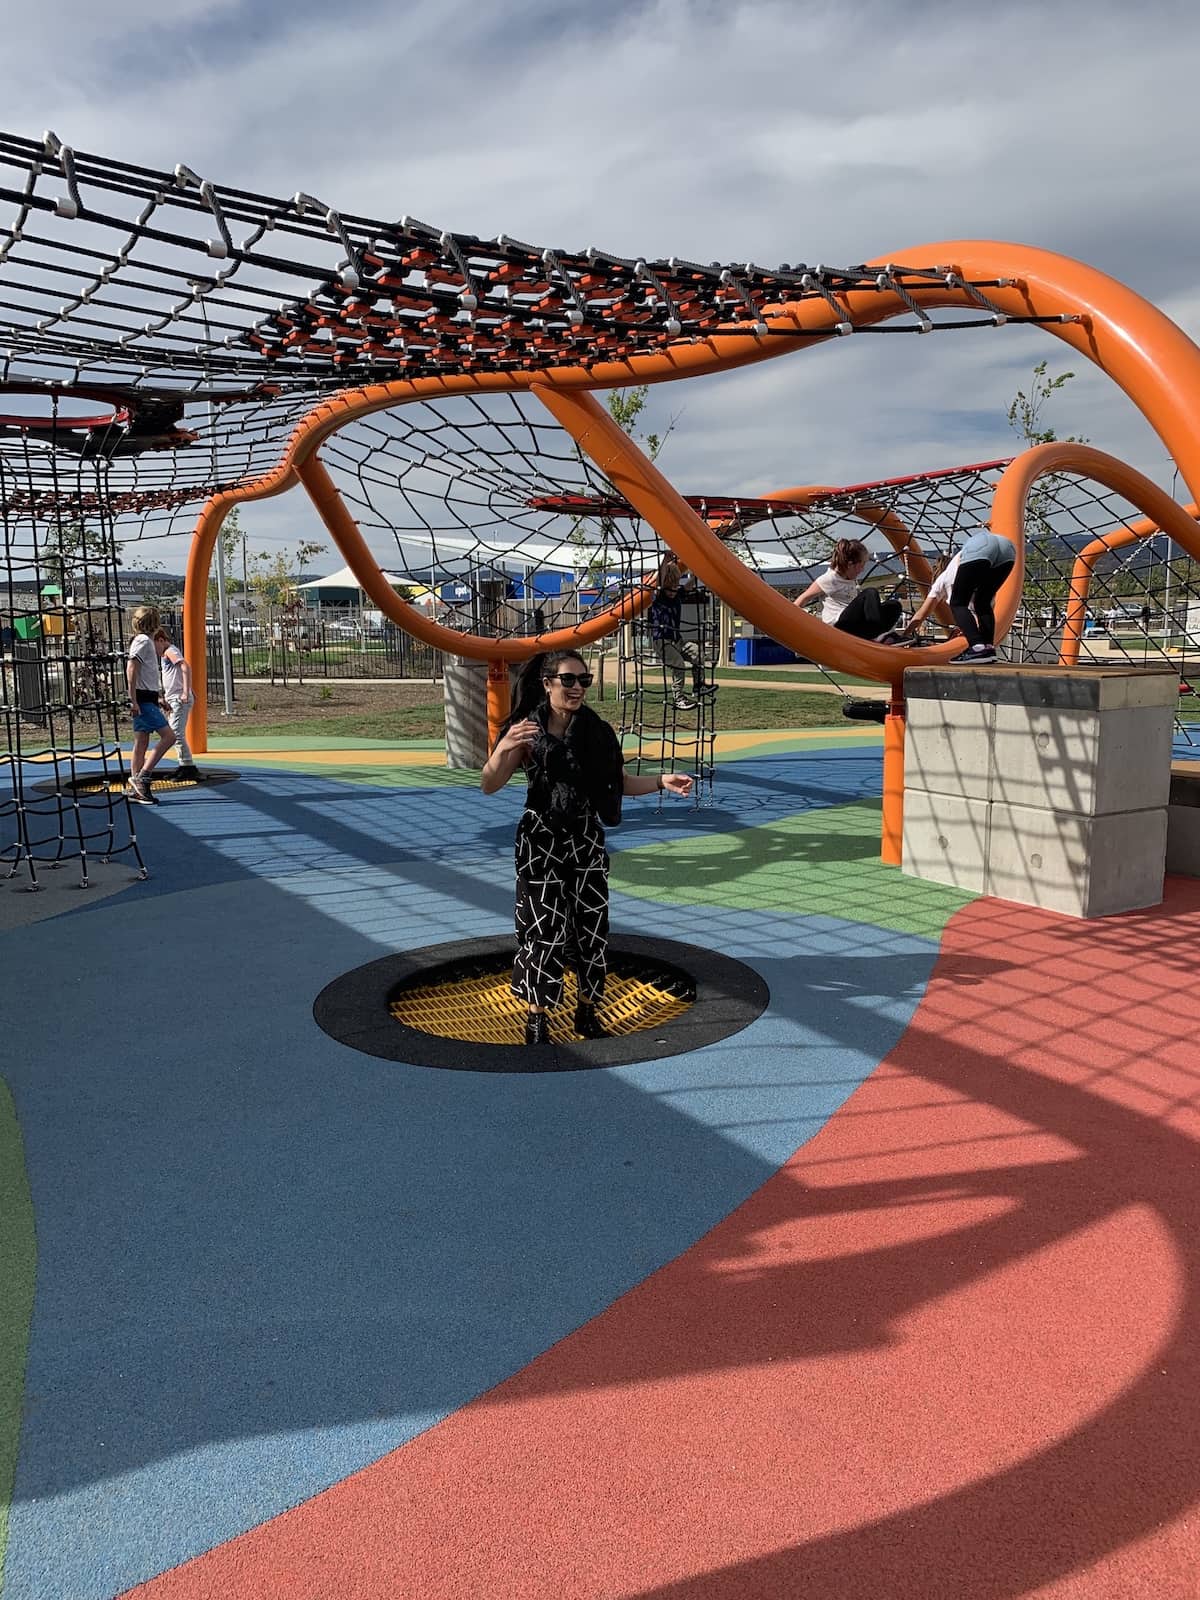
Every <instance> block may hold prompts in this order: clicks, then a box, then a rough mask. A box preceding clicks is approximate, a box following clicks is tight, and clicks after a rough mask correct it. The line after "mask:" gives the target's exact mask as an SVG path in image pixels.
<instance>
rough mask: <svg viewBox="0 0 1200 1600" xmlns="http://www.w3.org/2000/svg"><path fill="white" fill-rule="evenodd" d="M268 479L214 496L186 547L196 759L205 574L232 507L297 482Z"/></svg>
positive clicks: (204, 689) (203, 681)
mask: <svg viewBox="0 0 1200 1600" xmlns="http://www.w3.org/2000/svg"><path fill="white" fill-rule="evenodd" d="M270 477H271V481H270V482H269V484H268V485H267V486H266V487H263V488H260V489H259V490H258V492H257V493H256V494H253V495H249V494H247V493H246V491H245V490H243V489H227V490H225V491H224V492H223V493H221V494H214V495H213V496H212V497H211V498H210V499H209V500H207V501H206V502H205V504H204V507H203V509H202V510H201V512H200V515H199V517H198V518H197V520H196V527H195V530H194V531H193V533H192V542H191V544H190V545H189V547H188V559H187V575H186V577H185V578H184V582H183V654H184V658H185V659H186V660H187V661H190V662H191V664H192V695H193V699H194V705H193V707H192V719H191V722H190V724H189V726H188V743H189V744H190V746H191V748H192V749H193V750H194V751H195V752H196V753H197V754H198V755H205V754H206V753H207V751H208V673H207V671H206V670H205V663H206V659H207V651H208V637H207V634H206V632H205V626H204V614H205V610H206V607H207V603H208V574H209V572H210V570H211V568H212V554H213V551H214V550H215V549H216V547H217V539H218V538H219V537H220V533H221V527H222V525H223V523H224V521H225V518H226V517H227V516H228V515H229V513H230V511H232V510H233V508H234V506H236V505H240V504H241V503H242V502H243V501H244V500H247V499H253V500H265V499H267V498H268V497H269V496H271V495H276V494H282V493H283V492H284V490H285V489H290V488H291V487H292V485H293V484H294V483H295V482H296V475H295V473H294V472H292V471H291V470H290V469H288V470H286V471H280V472H277V473H274V474H271V475H270Z"/></svg>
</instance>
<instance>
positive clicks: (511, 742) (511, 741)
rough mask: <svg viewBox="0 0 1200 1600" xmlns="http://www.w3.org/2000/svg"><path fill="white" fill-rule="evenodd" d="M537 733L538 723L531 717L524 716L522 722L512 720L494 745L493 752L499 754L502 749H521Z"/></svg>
mask: <svg viewBox="0 0 1200 1600" xmlns="http://www.w3.org/2000/svg"><path fill="white" fill-rule="evenodd" d="M537 734H538V725H537V723H536V722H535V721H534V720H533V718H532V717H526V718H525V719H524V721H522V722H514V723H513V725H512V727H511V728H510V729H509V730H508V732H507V733H506V734H505V735H504V737H503V739H501V741H500V743H499V744H498V745H497V746H496V749H495V752H494V753H495V754H496V755H499V754H500V752H501V751H503V750H523V749H524V748H525V747H526V746H527V745H531V744H532V743H533V741H534V740H535V739H536V738H537Z"/></svg>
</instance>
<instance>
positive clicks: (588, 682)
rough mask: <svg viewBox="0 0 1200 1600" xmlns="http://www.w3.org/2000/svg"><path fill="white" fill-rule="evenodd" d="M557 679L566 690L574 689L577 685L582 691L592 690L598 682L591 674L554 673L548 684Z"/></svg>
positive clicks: (547, 680)
mask: <svg viewBox="0 0 1200 1600" xmlns="http://www.w3.org/2000/svg"><path fill="white" fill-rule="evenodd" d="M555 678H557V679H558V681H559V683H561V684H562V686H563V688H564V689H573V688H574V687H575V685H576V684H578V685H579V687H580V688H581V689H590V688H591V687H592V684H593V683H595V681H596V680H595V678H594V677H593V675H592V674H591V673H590V672H552V673H551V674H550V676H549V677H548V678H547V679H546V682H547V683H551V682H552V681H553V680H554V679H555Z"/></svg>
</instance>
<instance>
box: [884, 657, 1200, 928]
mask: <svg viewBox="0 0 1200 1600" xmlns="http://www.w3.org/2000/svg"><path fill="white" fill-rule="evenodd" d="M1178 689H1179V684H1178V675H1177V674H1176V673H1174V672H1172V671H1171V670H1170V669H1169V668H1168V669H1165V670H1164V669H1161V668H1151V669H1143V668H1128V669H1126V668H1108V667H1080V668H1059V667H1044V666H1024V667H1013V666H1000V665H989V666H982V667H958V666H950V667H943V668H940V669H938V668H935V669H929V668H917V669H913V670H910V671H909V672H906V673H905V675H904V692H905V699H906V701H907V704H908V720H907V732H906V740H905V771H904V871H905V872H906V873H908V874H910V875H911V876H913V877H918V878H927V879H930V880H932V881H933V882H936V883H946V884H952V885H954V886H955V887H957V888H962V889H967V890H971V891H974V892H977V893H980V894H993V895H998V896H999V897H1001V898H1003V899H1006V900H1016V901H1019V902H1021V903H1022V904H1025V905H1037V906H1044V907H1046V908H1047V909H1049V910H1055V911H1064V912H1067V913H1068V914H1070V915H1072V916H1078V917H1098V916H1108V915H1111V914H1112V913H1113V912H1117V911H1129V910H1132V909H1134V908H1136V907H1138V906H1148V905H1157V904H1158V903H1159V901H1160V900H1161V899H1162V884H1163V871H1164V860H1165V855H1166V848H1167V804H1168V798H1169V794H1170V784H1171V739H1172V732H1173V717H1174V711H1175V704H1176V700H1177V698H1178ZM1198 815H1200V813H1198Z"/></svg>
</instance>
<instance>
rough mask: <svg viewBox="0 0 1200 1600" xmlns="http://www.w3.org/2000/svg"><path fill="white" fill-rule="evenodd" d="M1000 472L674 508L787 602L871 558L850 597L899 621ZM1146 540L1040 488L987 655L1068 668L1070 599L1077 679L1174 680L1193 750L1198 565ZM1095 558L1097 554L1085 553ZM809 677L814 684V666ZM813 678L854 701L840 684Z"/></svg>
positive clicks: (1198, 670)
mask: <svg viewBox="0 0 1200 1600" xmlns="http://www.w3.org/2000/svg"><path fill="white" fill-rule="evenodd" d="M1008 464H1009V462H1008V460H1007V459H1005V460H996V461H987V462H981V463H977V464H975V465H972V466H964V467H956V468H950V469H946V470H944V471H937V472H930V473H925V474H920V475H915V476H910V477H904V478H893V479H886V480H881V481H879V482H874V483H862V484H855V485H851V486H848V487H846V488H837V489H823V490H816V491H792V490H784V491H780V492H779V493H778V494H777V495H773V496H771V497H770V498H766V499H756V498H753V497H738V496H729V495H688V496H686V497H685V498H686V499H687V500H688V503H689V504H690V505H691V506H692V507H693V509H694V510H695V511H697V513H698V514H699V515H700V516H701V517H702V518H703V519H704V520H705V521H706V522H708V524H709V525H710V526H711V527H712V528H713V529H714V530H715V531H717V532H718V533H719V534H720V535H721V537H722V538H723V539H724V540H725V542H726V543H727V544H729V545H730V547H731V548H733V549H734V550H736V552H737V553H738V555H739V556H740V557H741V559H742V560H743V561H745V563H746V564H747V565H748V566H750V567H751V568H753V569H754V570H755V571H756V572H757V573H758V574H759V576H760V577H762V578H763V579H764V580H765V581H767V582H768V583H770V584H772V585H773V586H774V587H776V588H778V589H780V590H781V591H782V592H783V593H784V594H787V595H791V596H795V595H798V594H799V593H801V592H802V591H803V590H804V589H805V588H807V587H808V585H809V584H810V583H811V581H812V580H813V578H814V577H816V576H817V575H818V574H819V573H820V572H822V571H823V570H824V569H825V567H826V566H827V565H828V563H829V561H830V558H831V556H832V554H833V549H834V546H835V545H836V543H837V542H838V540H840V539H859V540H861V541H862V542H863V543H865V544H866V546H867V549H868V552H869V554H870V558H871V559H870V562H869V565H868V567H867V569H866V571H865V572H864V573H863V576H862V579H861V581H862V583H863V584H864V585H870V586H873V587H876V588H878V589H879V590H880V591H881V592H883V593H884V594H886V595H888V596H894V597H896V598H897V599H899V601H900V602H901V604H902V606H903V608H904V611H905V613H906V614H909V615H911V614H912V612H913V611H915V610H916V609H917V608H918V607H919V606H920V604H921V602H922V601H923V600H924V598H925V596H926V595H927V593H928V590H929V583H928V581H927V580H925V579H923V578H922V577H920V576H919V575H918V574H917V573H915V572H914V571H913V556H914V554H917V553H919V554H920V555H922V556H923V557H924V558H925V560H926V562H927V563H928V565H929V567H930V568H931V569H932V570H933V571H934V572H935V573H936V571H937V570H938V568H940V567H941V566H943V565H944V564H945V563H946V562H948V561H949V560H950V558H951V557H952V556H953V555H954V553H955V550H956V549H957V547H958V545H959V544H961V542H962V539H963V537H964V536H965V535H966V534H967V533H969V532H970V531H972V530H973V529H975V528H979V527H983V526H985V525H986V524H987V520H988V517H989V516H990V513H991V506H992V498H993V495H994V492H995V488H996V485H997V483H998V482H999V480H1000V477H1001V474H1002V473H1003V471H1004V468H1005V467H1006V466H1007V465H1008ZM574 509H575V510H576V511H577V512H582V511H583V510H585V509H586V510H588V512H589V514H590V515H592V516H594V517H602V518H604V519H605V520H606V521H607V522H608V523H610V524H619V523H620V522H621V521H622V520H623V519H626V518H630V519H632V518H634V517H635V515H636V514H635V513H634V511H633V509H632V508H631V507H630V506H629V505H628V504H627V503H626V502H625V501H623V500H621V499H620V498H619V497H617V496H614V495H609V496H607V497H605V498H598V499H596V500H594V501H593V502H591V504H590V506H587V507H585V506H584V505H583V504H582V503H581V502H575V503H574ZM881 525H882V526H886V527H887V528H889V529H890V538H889V537H888V536H886V535H885V534H883V533H881V532H879V531H878V530H879V528H880V526H881ZM1145 530H1146V524H1145V519H1144V518H1143V516H1142V514H1141V512H1139V511H1138V510H1137V509H1136V508H1135V507H1134V506H1132V505H1131V504H1130V503H1129V502H1128V501H1127V500H1125V499H1123V498H1122V497H1121V496H1120V495H1119V494H1117V493H1116V492H1114V491H1112V490H1110V489H1108V488H1106V487H1105V486H1104V485H1102V484H1099V483H1096V482H1094V481H1093V480H1091V479H1086V478H1081V477H1075V476H1072V475H1068V474H1066V473H1061V474H1055V475H1054V476H1053V477H1050V478H1044V479H1041V480H1040V481H1039V482H1038V484H1037V485H1036V487H1035V489H1034V492H1033V494H1032V495H1031V497H1030V500H1029V504H1028V508H1027V534H1026V561H1025V577H1024V584H1023V589H1022V601H1021V606H1020V609H1019V610H1018V613H1017V616H1016V619H1015V623H1014V626H1013V628H1012V630H1011V632H1010V634H1009V636H1008V638H1007V639H1005V640H1004V641H1002V642H1001V643H1000V645H999V655H1000V658H1001V659H1002V660H1007V661H1011V662H1014V663H1022V662H1045V663H1054V664H1057V663H1058V662H1059V661H1060V658H1063V659H1067V657H1066V655H1065V654H1064V652H1065V651H1066V649H1067V641H1066V638H1065V629H1066V624H1067V621H1068V616H1069V613H1070V609H1071V602H1072V596H1075V597H1076V604H1077V607H1078V608H1079V610H1080V613H1081V615H1080V627H1079V633H1080V637H1079V639H1078V641H1077V646H1076V648H1075V649H1074V650H1073V651H1072V652H1071V656H1070V658H1071V659H1073V660H1077V661H1078V662H1079V663H1081V664H1085V665H1096V666H1105V665H1109V666H1117V665H1159V666H1170V667H1171V668H1172V669H1173V670H1177V671H1178V672H1179V673H1180V675H1181V678H1182V680H1183V684H1182V694H1181V702H1180V715H1179V717H1178V718H1177V726H1178V729H1179V732H1180V735H1181V737H1183V738H1184V739H1185V740H1186V741H1187V742H1188V743H1192V744H1196V745H1197V746H1200V723H1198V722H1197V713H1198V712H1200V698H1198V697H1197V695H1196V694H1194V693H1193V688H1196V689H1200V682H1196V680H1197V679H1200V563H1197V562H1196V561H1195V560H1193V559H1192V557H1191V556H1189V555H1188V554H1187V552H1186V551H1183V550H1181V549H1180V548H1179V547H1178V546H1177V545H1176V544H1175V543H1174V542H1173V541H1172V540H1171V539H1169V538H1168V537H1167V535H1165V534H1162V533H1155V534H1153V535H1152V536H1150V537H1146V536H1145ZM1126 539H1128V540H1129V541H1130V542H1124V541H1125V540H1126ZM1098 545H1099V546H1103V547H1104V548H1102V549H1100V550H1099V551H1097V546H1098ZM1089 551H1091V552H1092V553H1093V557H1094V559H1093V562H1092V564H1091V566H1090V570H1089V572H1088V573H1087V574H1086V575H1081V570H1080V565H1079V564H1080V561H1081V558H1082V557H1083V555H1084V553H1085V552H1089ZM1085 599H1086V607H1085V606H1084V600H1085ZM1084 613H1085V614H1084ZM948 622H949V619H948V617H943V618H941V619H940V620H939V618H938V617H937V616H936V614H935V615H934V616H932V617H930V618H928V619H927V620H926V622H925V624H924V628H923V631H922V633H921V635H920V637H919V638H918V639H917V640H916V641H915V642H917V643H929V642H931V641H933V640H934V639H937V638H945V637H947V636H948V635H949V634H951V633H952V632H953V629H952V627H950V626H948ZM814 665H815V666H817V667H818V669H819V670H821V671H822V672H823V673H824V669H823V668H822V667H821V666H820V663H819V662H818V663H814ZM824 675H825V676H826V677H827V678H828V680H829V682H830V683H831V684H834V685H835V686H836V687H837V689H838V690H839V691H840V692H841V693H842V694H843V695H844V696H846V697H847V699H852V698H853V695H854V690H853V688H851V687H849V686H848V685H847V684H846V683H845V682H844V681H843V680H842V679H840V678H837V677H835V676H834V675H832V674H829V673H825V674H824Z"/></svg>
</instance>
